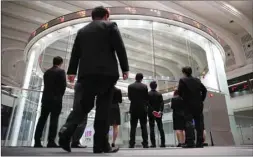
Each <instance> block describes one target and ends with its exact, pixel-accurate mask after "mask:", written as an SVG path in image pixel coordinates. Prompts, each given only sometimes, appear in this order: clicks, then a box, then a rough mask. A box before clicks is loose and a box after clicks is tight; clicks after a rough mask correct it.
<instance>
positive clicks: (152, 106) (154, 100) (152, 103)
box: [148, 81, 165, 148]
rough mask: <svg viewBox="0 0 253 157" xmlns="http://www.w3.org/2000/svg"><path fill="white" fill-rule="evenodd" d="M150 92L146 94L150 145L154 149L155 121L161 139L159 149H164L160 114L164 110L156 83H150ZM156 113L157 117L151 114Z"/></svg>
mask: <svg viewBox="0 0 253 157" xmlns="http://www.w3.org/2000/svg"><path fill="white" fill-rule="evenodd" d="M150 88H151V91H149V93H148V100H149V101H148V103H149V105H148V119H149V128H150V141H151V143H152V145H151V147H153V148H154V147H156V140H155V121H156V123H157V127H158V130H159V132H160V137H161V145H160V147H165V135H164V130H163V122H162V114H163V109H164V102H163V96H162V94H161V93H159V92H158V91H157V90H156V88H157V83H156V81H152V82H151V83H150ZM154 111H155V112H158V113H159V114H160V116H159V117H155V115H154V114H153V112H154Z"/></svg>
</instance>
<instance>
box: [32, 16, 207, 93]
mask: <svg viewBox="0 0 253 157" xmlns="http://www.w3.org/2000/svg"><path fill="white" fill-rule="evenodd" d="M112 21H115V22H116V23H117V24H118V27H119V30H120V32H121V35H122V38H123V41H124V43H125V47H126V51H127V55H128V59H129V65H130V79H129V80H128V81H119V82H118V84H117V86H119V88H121V89H122V90H123V91H126V87H127V85H128V83H130V82H133V81H134V80H133V78H134V76H135V74H136V73H139V72H141V73H143V74H144V77H145V78H144V79H145V80H146V81H147V82H149V81H148V80H159V81H162V82H164V85H163V86H162V85H160V86H159V90H163V89H168V88H170V87H173V86H175V85H176V84H175V81H177V80H178V79H179V78H180V77H182V74H181V68H182V67H184V66H191V67H192V69H193V75H194V76H196V77H200V76H202V75H203V74H206V73H207V72H208V63H207V56H206V52H205V50H204V49H203V48H202V47H201V46H200V45H199V44H198V43H197V42H196V41H194V40H195V38H199V39H202V38H203V37H202V36H200V35H198V34H197V33H194V32H192V31H190V30H186V29H184V28H181V27H179V26H175V25H170V24H166V23H161V22H154V21H148V20H127V19H126V20H112ZM87 23H88V22H85V23H81V24H76V25H72V26H69V27H67V28H63V29H61V30H57V31H55V32H52V33H50V34H48V35H47V36H46V38H47V42H45V41H46V40H45V41H43V40H42V41H40V42H38V43H36V44H37V46H39V47H41V48H40V49H38V50H37V51H38V52H36V54H37V55H38V56H39V57H38V65H36V67H37V68H36V69H37V70H36V71H37V72H38V74H39V75H41V76H42V74H43V73H44V71H45V70H47V69H48V68H50V67H51V66H52V60H53V57H55V56H61V57H63V58H64V69H66V70H67V68H68V62H69V59H70V54H71V50H72V47H73V43H74V40H75V37H76V33H77V31H78V30H79V29H80V28H82V27H84V26H85V25H87ZM63 31H64V32H65V33H62V32H63ZM59 34H62V35H59ZM58 35H59V36H58ZM36 44H35V45H36ZM98 46H99V45H98ZM119 69H120V68H119ZM120 73H121V72H120Z"/></svg>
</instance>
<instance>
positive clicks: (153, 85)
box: [149, 81, 157, 90]
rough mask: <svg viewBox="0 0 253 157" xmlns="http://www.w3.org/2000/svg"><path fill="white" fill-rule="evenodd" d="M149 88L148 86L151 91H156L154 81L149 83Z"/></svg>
mask: <svg viewBox="0 0 253 157" xmlns="http://www.w3.org/2000/svg"><path fill="white" fill-rule="evenodd" d="M149 86H150V88H151V89H153V90H154V89H156V88H157V83H156V81H152V82H150V84H149Z"/></svg>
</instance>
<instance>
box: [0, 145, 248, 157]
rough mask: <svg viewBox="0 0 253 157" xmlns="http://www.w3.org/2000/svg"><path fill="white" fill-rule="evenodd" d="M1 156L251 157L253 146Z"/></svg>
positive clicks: (20, 151) (12, 151)
mask: <svg viewBox="0 0 253 157" xmlns="http://www.w3.org/2000/svg"><path fill="white" fill-rule="evenodd" d="M1 154H2V156H98V155H99V156H121V155H122V156H157V155H158V156H161V155H166V156H171V155H172V156H173V155H184V156H185V155H193V156H206V155H208V156H209V155H210V156H217V155H218V156H223V157H224V156H252V155H253V146H245V147H206V148H194V149H183V148H175V147H174V148H173V147H170V148H163V149H161V148H156V149H154V148H152V149H151V148H150V149H138V148H135V149H127V148H122V149H120V151H119V152H118V153H115V154H93V153H92V149H91V148H86V149H73V150H72V153H67V152H64V151H63V150H61V149H59V148H52V149H49V148H29V147H12V148H11V147H9V148H7V147H2V152H1Z"/></svg>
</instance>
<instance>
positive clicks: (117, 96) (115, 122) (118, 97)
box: [110, 86, 122, 147]
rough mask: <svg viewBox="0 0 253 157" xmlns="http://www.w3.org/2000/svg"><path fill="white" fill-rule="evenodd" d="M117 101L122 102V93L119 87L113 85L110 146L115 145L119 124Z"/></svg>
mask: <svg viewBox="0 0 253 157" xmlns="http://www.w3.org/2000/svg"><path fill="white" fill-rule="evenodd" d="M119 103H122V93H121V90H120V89H118V88H117V87H115V86H114V89H113V99H112V105H111V109H110V125H111V126H113V139H112V147H115V141H116V139H117V136H118V132H119V125H120V124H121V122H120V108H119Z"/></svg>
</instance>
